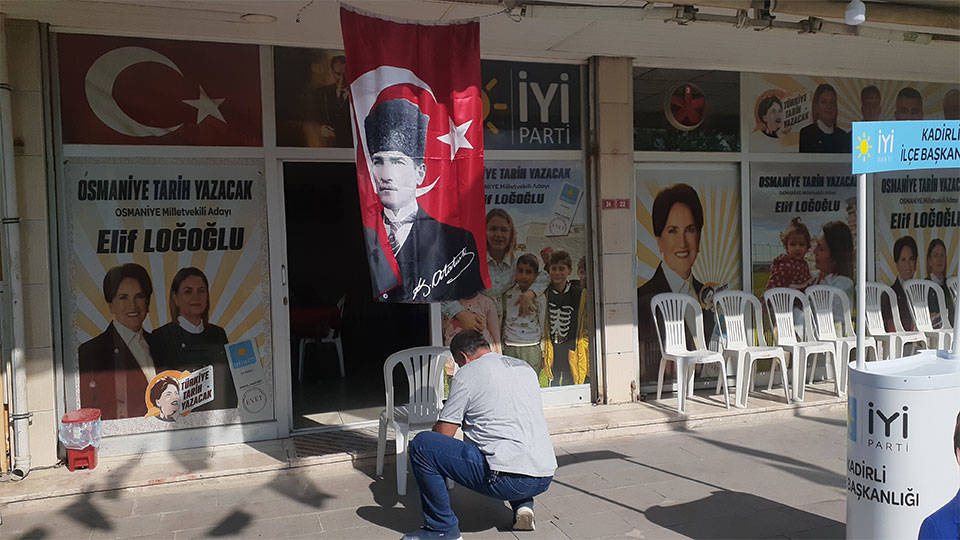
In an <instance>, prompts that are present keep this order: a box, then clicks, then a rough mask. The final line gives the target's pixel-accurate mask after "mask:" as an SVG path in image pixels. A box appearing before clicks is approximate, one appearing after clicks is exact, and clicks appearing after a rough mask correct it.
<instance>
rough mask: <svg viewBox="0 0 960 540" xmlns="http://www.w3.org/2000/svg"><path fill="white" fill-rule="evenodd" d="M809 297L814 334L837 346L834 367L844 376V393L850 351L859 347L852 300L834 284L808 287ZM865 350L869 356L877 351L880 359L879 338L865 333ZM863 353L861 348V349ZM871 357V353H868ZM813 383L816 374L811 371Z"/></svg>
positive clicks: (841, 380) (841, 384) (835, 371)
mask: <svg viewBox="0 0 960 540" xmlns="http://www.w3.org/2000/svg"><path fill="white" fill-rule="evenodd" d="M806 292H807V298H808V299H809V300H810V309H811V311H812V314H813V334H814V337H815V338H816V339H817V340H818V341H829V342H831V343H833V344H834V347H836V353H835V355H834V359H835V360H836V361H835V362H834V366H833V370H834V373H835V374H837V375H838V376H839V377H840V379H839V380H840V390H841V392H846V391H847V368H848V365H847V362H848V361H849V358H850V353H851V352H853V351H855V350H856V349H857V334H856V333H855V332H854V330H853V321H852V320H851V318H852V316H851V309H850V299H849V298H847V295H846V293H844V292H843V290H841V289H838V288H837V287H832V286H830V285H813V286H810V287H807V291H806ZM837 302H839V303H840V316H841V318H842V319H843V320H842V321H837V320H836V319H834V316H835V315H836V314H837V313H836V312H835V311H834V308H835V307H836V304H837ZM837 322H840V323H841V327H840V332H841V333H840V334H838V333H837ZM863 347H864V349H866V350H865V351H863V354H864V355H867V354H868V353H869V351H870V350H873V359H874V360H877V359H879V358H880V356H879V355H878V354H877V341H876V340H875V339H873V338H872V337H869V336H864V341H863ZM858 354H859V351H858ZM864 359H868V356H864ZM810 378H811V382H812V379H813V373H811V374H810Z"/></svg>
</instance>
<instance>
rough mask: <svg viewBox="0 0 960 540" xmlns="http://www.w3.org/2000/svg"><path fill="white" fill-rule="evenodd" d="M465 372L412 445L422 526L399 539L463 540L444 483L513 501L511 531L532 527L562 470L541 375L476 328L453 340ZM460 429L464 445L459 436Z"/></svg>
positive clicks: (451, 347) (412, 463)
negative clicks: (498, 349)
mask: <svg viewBox="0 0 960 540" xmlns="http://www.w3.org/2000/svg"><path fill="white" fill-rule="evenodd" d="M450 352H451V353H452V354H453V358H454V360H455V361H456V363H457V365H459V366H460V368H461V369H460V370H459V371H458V372H457V374H456V375H455V376H454V377H453V381H452V382H451V383H450V397H449V398H448V399H447V402H446V405H444V407H443V411H441V413H440V419H439V420H438V421H437V423H436V424H434V426H433V431H426V432H423V433H420V434H419V435H417V436H416V437H414V439H413V440H412V441H411V442H410V448H409V452H410V468H411V470H412V472H413V475H414V477H415V478H416V479H417V485H418V486H419V488H420V505H421V508H422V509H423V522H424V524H423V527H422V528H421V529H419V530H417V531H414V532H411V533H408V534H405V535H404V536H403V538H402V540H427V539H443V540H448V539H450V540H459V539H460V525H459V522H458V521H457V517H456V515H454V513H453V510H452V509H451V508H450V495H449V493H448V492H447V485H446V479H447V478H450V479H452V480H454V481H455V482H457V483H458V484H461V485H463V486H466V487H468V488H470V489H472V490H474V491H476V492H478V493H482V494H484V495H487V496H489V497H493V498H495V499H499V500H505V501H509V502H510V506H511V507H512V508H513V513H514V519H513V529H514V530H527V531H530V530H533V528H534V514H533V497H534V496H536V495H539V494H541V493H543V492H544V491H546V490H547V488H548V487H549V486H550V482H551V481H552V480H553V473H554V471H556V469H557V459H556V456H555V455H554V452H553V445H552V444H551V442H550V433H549V431H548V430H547V421H546V419H545V418H544V416H543V404H542V403H541V401H540V384H539V380H538V378H537V374H536V373H535V372H534V371H533V369H532V368H531V367H530V366H529V365H528V364H527V363H526V362H524V361H523V360H518V359H516V358H511V357H509V356H503V355H501V354H497V353H495V352H492V351H491V350H490V344H489V343H487V341H486V340H485V339H484V338H483V336H482V335H481V334H480V333H479V332H476V331H473V330H466V331H463V332H461V333H459V334H457V335H456V336H454V338H453V339H452V340H451V342H450ZM458 428H462V429H463V441H459V440H457V439H455V438H454V437H453V436H454V435H455V434H456V432H457V429H458Z"/></svg>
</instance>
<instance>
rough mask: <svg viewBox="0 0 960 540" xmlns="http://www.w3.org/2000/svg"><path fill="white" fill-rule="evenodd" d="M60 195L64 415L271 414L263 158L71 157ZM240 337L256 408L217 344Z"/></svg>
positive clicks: (111, 422) (107, 420) (139, 421)
mask: <svg viewBox="0 0 960 540" xmlns="http://www.w3.org/2000/svg"><path fill="white" fill-rule="evenodd" d="M59 197H60V204H61V208H62V213H61V216H62V218H63V219H62V220H61V221H60V223H61V228H60V239H61V245H62V246H64V247H63V248H62V251H61V262H62V264H61V268H62V271H61V291H62V292H61V301H62V304H63V335H64V350H65V351H67V352H66V354H65V367H66V371H67V372H68V373H76V374H77V377H76V378H75V379H74V381H75V382H73V383H72V384H70V385H68V395H67V399H68V409H74V408H78V407H96V408H98V409H100V410H101V413H102V418H103V419H104V427H103V431H104V435H118V434H127V433H138V432H148V431H157V430H163V429H176V428H188V427H199V426H208V425H221V424H229V423H235V422H246V421H254V420H267V419H270V418H273V407H272V405H270V406H264V401H265V400H264V398H268V399H267V400H266V401H272V388H273V383H272V381H271V380H270V379H271V373H272V368H271V366H272V362H273V359H272V349H271V344H270V331H271V321H270V302H269V275H268V271H269V269H268V265H267V260H268V251H267V238H266V230H267V218H266V211H265V208H264V205H263V204H262V201H263V200H264V199H265V197H266V188H265V185H264V178H263V162H262V161H261V160H256V159H230V160H222V159H214V158H142V157H139V158H121V157H98V158H90V157H76V158H68V159H67V160H66V162H65V165H64V182H63V185H62V188H61V189H60V191H59ZM246 340H249V341H250V342H252V343H255V344H256V345H257V347H258V348H259V351H260V356H259V358H256V361H257V362H258V363H260V364H261V365H260V366H258V367H261V368H262V371H259V373H261V375H262V377H261V378H262V379H263V383H262V384H261V385H260V388H261V389H262V390H263V391H264V393H265V395H264V396H260V395H257V396H255V397H256V402H255V403H248V402H247V401H248V400H247V399H245V396H244V394H243V393H242V392H241V391H242V390H243V388H242V385H241V384H240V383H243V382H244V381H243V380H240V378H239V377H238V376H237V374H236V371H235V369H234V367H233V365H232V363H231V361H230V359H229V358H228V351H227V349H226V348H225V347H226V346H228V345H230V344H235V343H238V342H243V341H246ZM233 363H236V362H233ZM172 411H175V412H176V414H172ZM187 412H188V413H189V414H183V413H187Z"/></svg>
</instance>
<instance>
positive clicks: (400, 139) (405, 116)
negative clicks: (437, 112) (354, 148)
mask: <svg viewBox="0 0 960 540" xmlns="http://www.w3.org/2000/svg"><path fill="white" fill-rule="evenodd" d="M429 121H430V117H429V116H427V115H425V114H423V113H422V112H421V111H420V107H417V106H416V105H414V104H413V103H411V102H409V101H407V100H405V99H391V100H388V101H384V102H383V103H380V104H379V105H377V106H376V107H374V108H373V110H372V111H370V114H369V115H367V117H366V118H364V119H363V129H364V132H365V133H366V135H367V148H368V150H369V151H370V155H371V156H372V155H374V154H376V153H377V152H389V151H396V152H401V153H403V154H405V155H406V156H407V157H409V158H411V159H413V160H414V161H416V162H417V164H418V165H419V164H421V163H423V155H424V150H425V149H426V145H427V124H428V123H429Z"/></svg>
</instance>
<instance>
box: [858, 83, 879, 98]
mask: <svg viewBox="0 0 960 540" xmlns="http://www.w3.org/2000/svg"><path fill="white" fill-rule="evenodd" d="M870 95H874V96H877V97H880V89H879V88H877V87H876V86H874V85H872V84H871V85H869V86H864V87H863V90H860V101H863V100H865V99H867V96H870Z"/></svg>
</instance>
